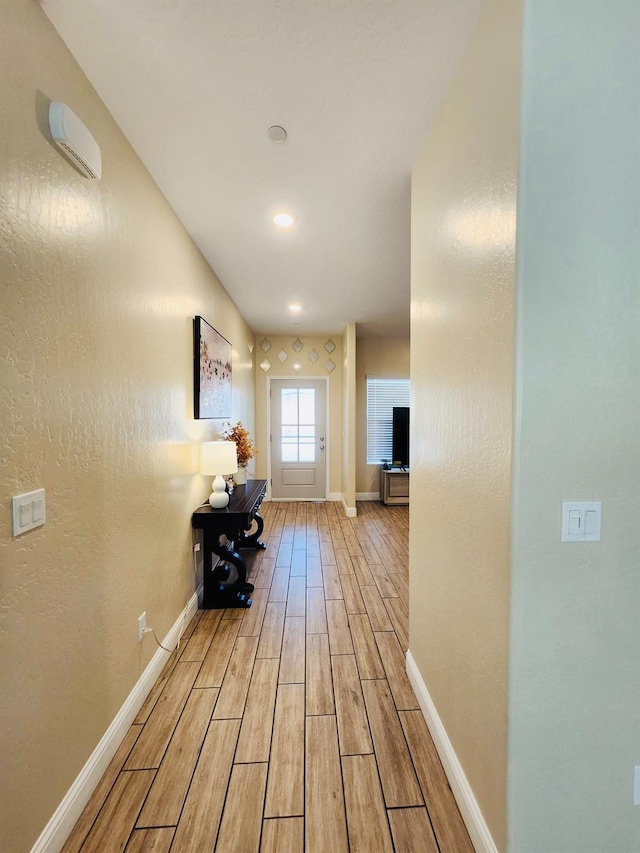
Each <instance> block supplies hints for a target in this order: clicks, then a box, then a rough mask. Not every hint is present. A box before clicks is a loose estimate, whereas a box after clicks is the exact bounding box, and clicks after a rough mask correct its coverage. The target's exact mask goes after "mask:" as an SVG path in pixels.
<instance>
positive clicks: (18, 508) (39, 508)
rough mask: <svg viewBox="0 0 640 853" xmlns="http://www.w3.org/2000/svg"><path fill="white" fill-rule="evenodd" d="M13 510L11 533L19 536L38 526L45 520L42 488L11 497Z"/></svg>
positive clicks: (45, 511)
mask: <svg viewBox="0 0 640 853" xmlns="http://www.w3.org/2000/svg"><path fill="white" fill-rule="evenodd" d="M11 504H12V510H13V535H14V536H20V535H21V534H22V533H26V532H27V531H28V530H33V528H34V527H40V526H41V525H43V524H44V523H45V521H46V520H47V510H46V505H45V498H44V489H36V490H35V491H34V492H25V494H24V495H16V496H15V497H14V498H12V499H11Z"/></svg>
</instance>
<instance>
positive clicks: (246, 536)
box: [236, 512, 267, 551]
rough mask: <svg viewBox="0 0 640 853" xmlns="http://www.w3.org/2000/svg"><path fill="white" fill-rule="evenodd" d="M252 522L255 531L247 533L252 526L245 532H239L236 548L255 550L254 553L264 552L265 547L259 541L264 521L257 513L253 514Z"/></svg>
mask: <svg viewBox="0 0 640 853" xmlns="http://www.w3.org/2000/svg"><path fill="white" fill-rule="evenodd" d="M253 520H254V521H255V523H256V529H255V530H254V531H253V532H252V533H248V532H247V531H249V530H251V527H252V526H253V525H250V526H249V527H248V528H247V531H245V530H241V531H240V534H239V535H238V541H237V543H236V544H237V546H238V548H255V549H256V551H264V550H265V549H266V547H267V546H266V545H265V544H264V542H261V541H260V536H261V535H262V531H263V530H264V519H263V518H262V516H261V515H260V513H259V512H255V513H254V514H253Z"/></svg>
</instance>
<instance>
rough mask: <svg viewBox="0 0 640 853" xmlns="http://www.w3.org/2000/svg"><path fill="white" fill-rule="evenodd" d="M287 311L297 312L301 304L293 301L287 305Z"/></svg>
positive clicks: (300, 309)
mask: <svg viewBox="0 0 640 853" xmlns="http://www.w3.org/2000/svg"><path fill="white" fill-rule="evenodd" d="M289 311H293V313H294V314H297V313H298V311H302V305H298V303H297V302H294V303H293V305H289Z"/></svg>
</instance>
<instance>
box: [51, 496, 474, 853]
mask: <svg viewBox="0 0 640 853" xmlns="http://www.w3.org/2000/svg"><path fill="white" fill-rule="evenodd" d="M358 512H359V514H358V517H357V518H355V519H348V518H345V517H343V515H342V512H341V510H340V507H339V506H338V504H316V503H298V504H291V503H290V504H276V503H274V504H265V505H264V506H263V515H264V519H265V530H264V534H263V539H264V541H265V542H266V543H267V545H268V548H267V550H266V551H265V552H256V553H254V552H250V551H248V552H245V554H246V555H248V556H247V562H248V565H249V567H250V579H251V580H252V582H253V583H254V585H255V592H254V594H253V606H252V607H251V609H250V610H225V611H220V610H209V611H199V612H198V613H197V614H196V616H195V617H194V619H193V620H192V622H191V624H190V625H189V626H188V628H187V630H186V632H185V634H184V637H183V640H182V642H181V644H180V648H179V650H178V652H177V653H175V652H174V653H173V654H172V655H171V657H170V659H169V660H168V662H167V664H166V666H165V668H164V670H163V672H162V674H161V676H160V678H159V679H158V681H157V683H156V685H155V686H154V688H153V690H152V691H151V693H150V695H149V697H148V698H147V700H146V702H145V703H144V706H143V707H142V709H141V710H140V713H139V714H138V717H137V718H136V721H135V723H134V725H133V726H132V727H131V729H130V731H129V732H128V734H127V736H126V737H125V739H124V741H123V743H122V745H121V746H120V748H119V749H118V752H117V754H116V755H115V757H114V759H113V761H112V762H111V765H110V766H109V768H108V770H107V772H106V773H105V775H104V777H103V778H102V780H101V782H100V784H99V785H98V787H97V789H96V791H95V793H94V795H93V797H92V798H91V800H90V802H89V803H88V805H87V807H86V809H85V810H84V812H83V814H82V816H81V817H80V820H79V821H78V823H77V824H76V827H75V829H74V830H73V832H72V834H71V836H70V838H69V839H68V841H67V844H66V845H65V847H64V851H65V853H76V851H82V853H88V851H100V853H108V851H112V850H113V851H116V850H117V851H122V850H126V851H128V853H131V851H155V853H165V851H169V850H171V851H173V853H176V851H178V853H183V851H194V853H200V851H213V850H215V851H218V853H258V851H263V853H266V851H269V853H297V851H307V853H340V851H349V850H350V851H362V853H377V851H393V850H395V851H397V853H400V851H402V853H405V851H415V853H436V851H442V853H445V851H446V853H472V851H473V847H472V845H471V842H470V840H469V836H468V835H467V832H466V829H465V827H464V824H463V822H462V819H461V817H460V814H459V812H458V809H457V806H456V803H455V801H454V799H453V795H452V794H451V790H450V788H449V785H448V783H447V780H446V777H445V775H444V772H443V770H442V767H441V764H440V761H439V759H438V755H437V753H436V751H435V748H434V746H433V742H432V740H431V737H430V735H429V732H428V730H427V727H426V725H425V722H424V719H423V717H422V713H421V712H420V710H419V708H418V703H417V701H416V698H415V696H414V694H413V690H412V689H411V686H410V684H409V682H408V680H407V677H406V675H405V663H404V654H405V652H406V649H407V636H408V625H407V621H408V573H407V533H408V509H407V508H406V507H383V506H381V505H380V504H378V503H373V502H371V503H362V504H359V505H358Z"/></svg>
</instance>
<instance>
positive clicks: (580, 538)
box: [560, 501, 602, 542]
mask: <svg viewBox="0 0 640 853" xmlns="http://www.w3.org/2000/svg"><path fill="white" fill-rule="evenodd" d="M601 519H602V502H601V501H563V502H562V535H561V537H560V541H561V542H599V541H600V525H601Z"/></svg>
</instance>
